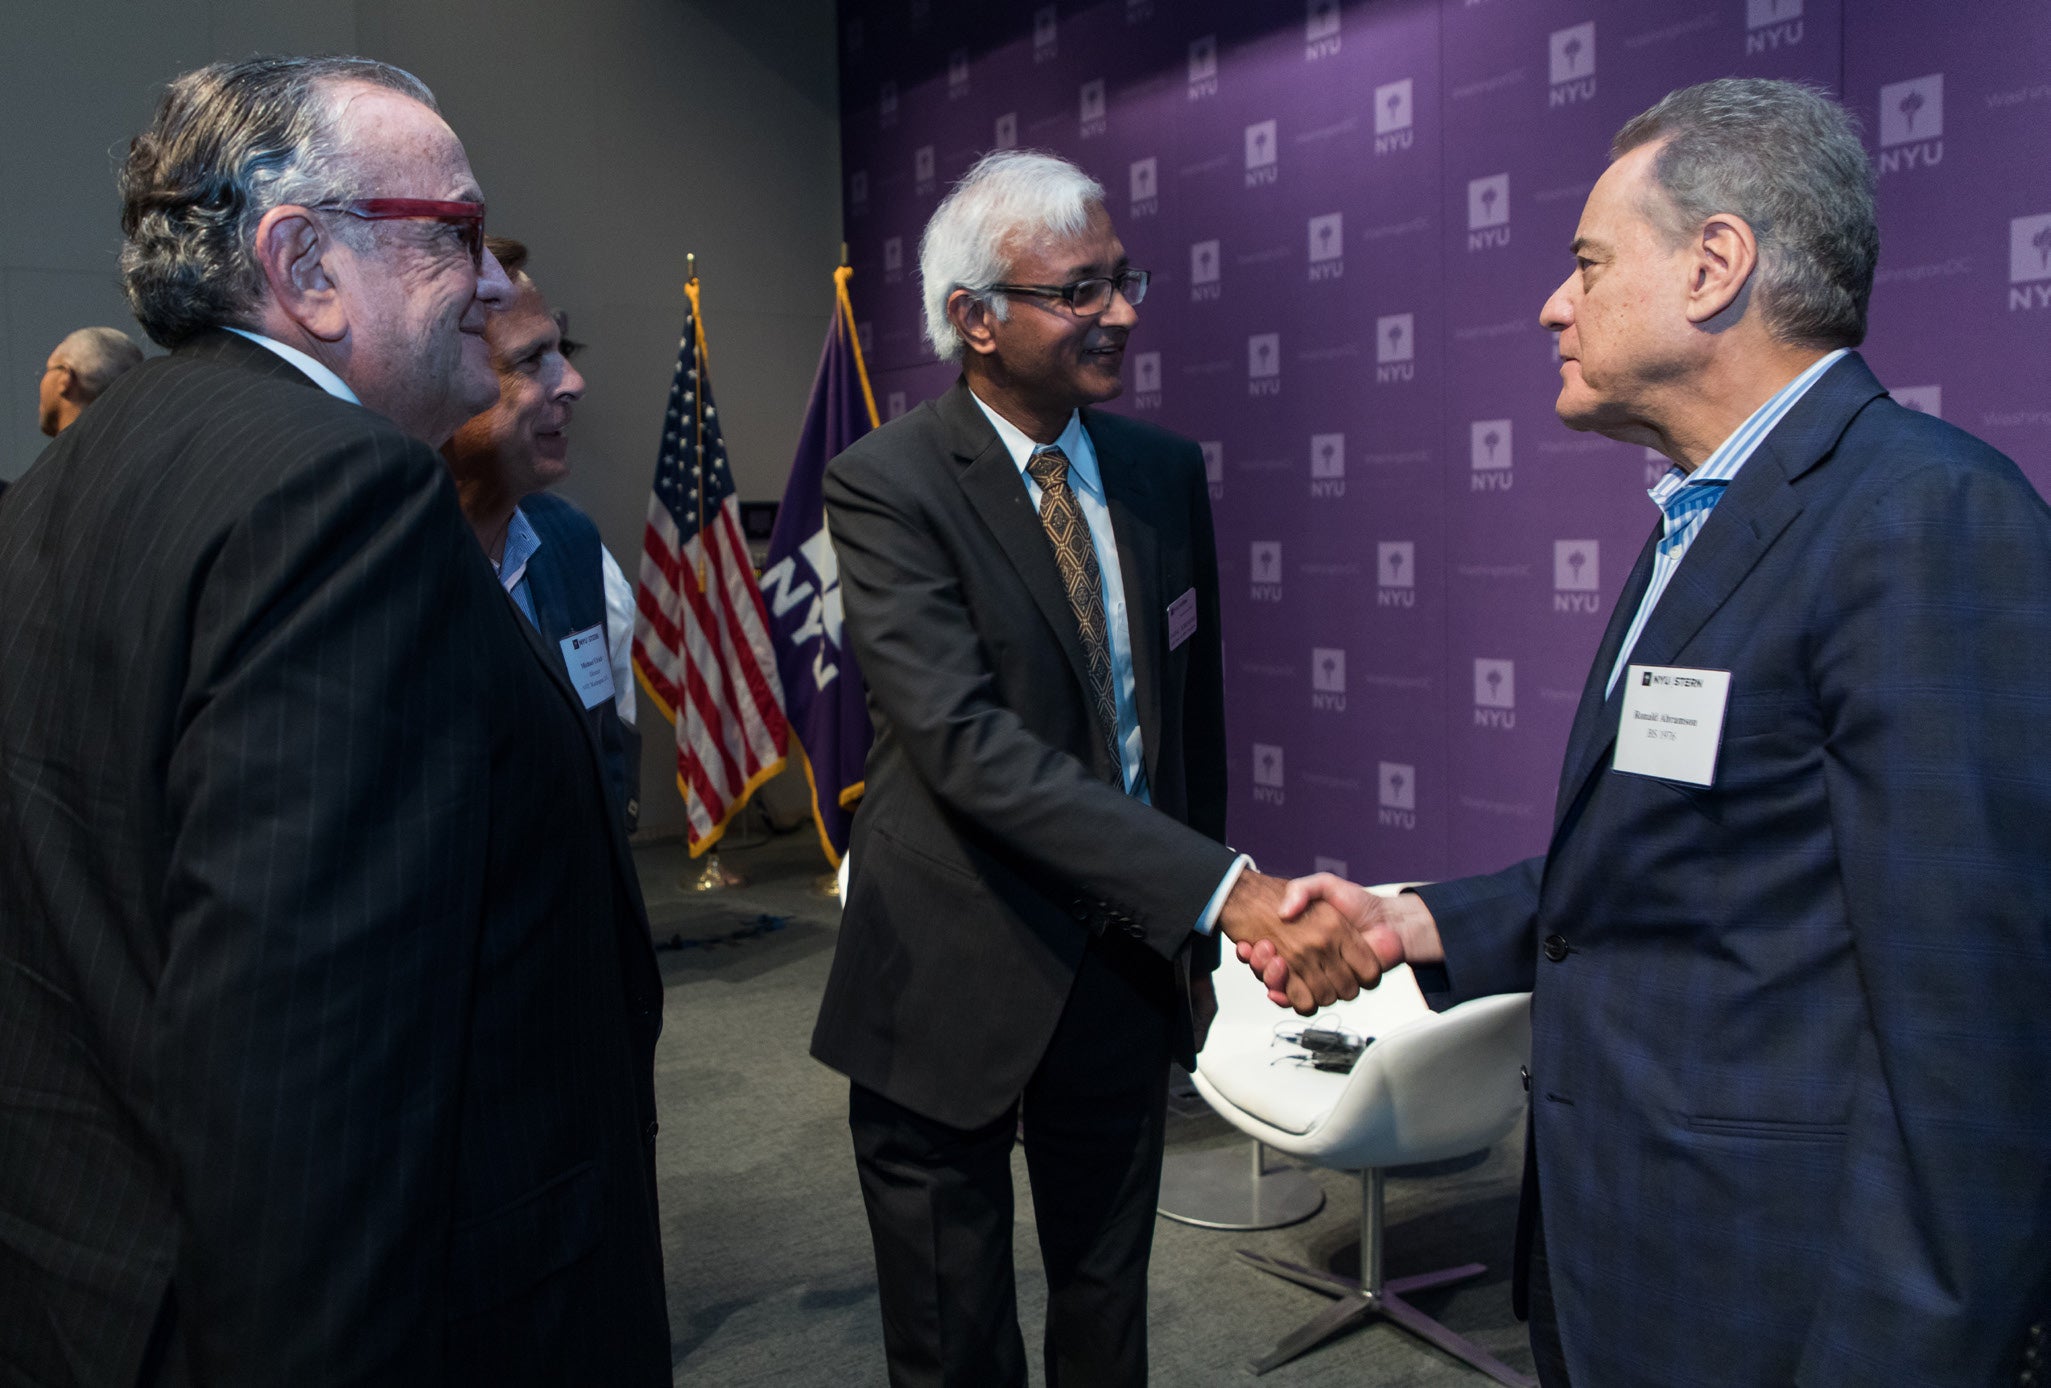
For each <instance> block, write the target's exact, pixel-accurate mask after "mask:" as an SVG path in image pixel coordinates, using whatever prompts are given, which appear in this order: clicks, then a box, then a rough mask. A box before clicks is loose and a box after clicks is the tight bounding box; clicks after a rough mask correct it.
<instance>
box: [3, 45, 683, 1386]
mask: <svg viewBox="0 0 2051 1388" xmlns="http://www.w3.org/2000/svg"><path fill="white" fill-rule="evenodd" d="M121 188H122V195H123V210H122V226H123V231H124V233H125V241H124V245H123V249H122V272H123V279H124V285H125V288H126V290H127V293H128V297H129V300H130V303H131V305H132V306H133V307H134V309H135V311H136V316H137V318H138V319H139V320H140V321H141V323H142V325H143V327H144V328H145V330H147V331H148V333H149V334H150V336H151V337H152V338H153V339H155V340H156V341H157V342H158V343H159V344H161V345H162V346H164V347H166V348H168V349H170V351H169V355H167V356H164V357H160V358H157V359H155V360H153V361H150V362H148V363H146V364H145V365H143V366H141V367H138V368H137V369H135V370H134V371H132V372H130V373H128V374H127V375H125V376H124V377H122V378H121V379H120V380H119V381H117V382H116V383H115V384H114V386H113V387H111V388H110V389H109V390H108V391H107V393H106V394H105V395H104V396H102V397H101V398H100V399H99V400H98V401H97V402H96V403H95V404H94V406H93V408H92V409H91V410H90V411H88V412H87V414H86V415H85V416H84V417H83V418H82V419H81V420H80V421H79V422H78V423H77V424H75V425H73V426H72V427H71V428H70V429H68V430H66V431H65V433H64V434H63V435H62V436H61V437H60V438H59V439H58V440H57V442H56V443H54V444H52V445H51V447H50V448H49V449H48V450H47V451H46V452H45V454H44V455H43V457H42V459H41V460H40V462H39V463H38V464H37V466H36V467H35V468H34V469H33V470H32V471H31V472H30V473H29V474H28V475H27V477H25V478H24V479H23V480H22V481H21V482H20V483H19V484H18V485H17V486H16V487H15V488H14V489H12V492H11V494H10V495H9V496H8V498H7V519H6V525H5V527H4V535H0V660H4V661H5V668H6V669H7V670H8V671H9V674H8V675H7V677H6V678H4V679H0V1381H5V1382H9V1383H13V1382H22V1383H36V1384H80V1385H83V1384H94V1385H98V1384H115V1383H120V1384H137V1383H140V1384H161V1383H204V1384H209V1385H238V1384H257V1383H262V1384H277V1383H292V1384H302V1383H305V1384H310V1383H364V1384H370V1383H375V1384H379V1385H416V1384H417V1385H422V1388H426V1386H427V1385H445V1384H471V1383H491V1384H535V1385H542V1384H551V1385H553V1384H570V1383H578V1384H582V1383H591V1384H601V1383H602V1384H607V1385H619V1384H627V1385H639V1384H646V1385H650V1386H651V1388H652V1385H655V1384H665V1385H666V1384H668V1383H669V1381H670V1364H669V1336H668V1324H667V1314H666V1309H665V1300H664V1295H663V1287H662V1265H661V1262H662V1253H661V1241H660V1233H659V1228H658V1224H657V1219H656V1207H655V1186H654V1167H653V1140H654V1136H655V1115H654V1111H653V1107H654V1098H653V1050H654V1041H655V1035H656V1031H657V1029H658V1028H659V1025H660V1008H661V984H660V979H659V977H658V975H657V973H656V969H655V963H654V957H653V955H652V953H651V951H650V948H649V939H648V930H647V923H646V918H645V915H644V913H643V911H642V908H641V903H640V898H639V894H638V888H637V887H636V885H635V881H634V876H633V867H632V863H631V860H630V859H629V857H628V855H627V851H626V845H625V839H624V834H623V832H622V830H621V827H620V825H619V823H618V821H617V819H616V817H615V816H614V815H613V814H612V813H610V812H609V809H608V803H607V801H608V795H607V788H606V781H605V776H604V772H603V769H602V767H601V764H600V760H599V756H598V752H597V748H596V746H595V744H594V743H593V741H592V739H591V737H590V735H589V732H588V730H587V729H586V728H585V727H584V726H583V718H584V707H583V703H582V701H581V700H580V698H579V696H578V691H577V689H576V688H575V687H573V686H572V684H571V683H570V681H569V680H568V679H567V678H565V675H564V671H563V667H562V661H561V657H560V655H559V654H558V653H557V652H555V651H553V650H552V649H550V648H548V647H545V646H544V645H543V644H542V643H541V641H540V640H539V638H538V636H537V635H536V634H535V633H534V632H533V631H532V629H531V628H530V627H529V626H528V625H527V624H526V623H525V622H524V621H523V620H522V618H521V616H520V614H519V612H518V611H517V610H516V609H515V607H514V606H513V604H512V603H511V602H510V601H508V599H507V597H506V595H505V593H504V592H503V591H502V590H501V589H500V588H499V586H498V584H497V583H496V582H494V580H493V576H492V572H491V567H490V565H489V564H487V563H486V562H485V560H484V558H483V556H482V555H481V554H480V553H479V551H478V546H477V542H476V540H475V539H474V537H473V536H472V534H471V531H470V529H469V527H468V526H467V525H466V524H465V522H464V518H463V514H462V512H461V510H460V509H459V507H458V504H457V498H456V493H455V489H454V487H453V486H452V485H451V483H450V481H449V478H448V476H447V473H446V471H445V469H444V467H443V465H442V462H441V459H440V458H439V456H438V455H437V454H436V452H435V450H436V449H437V448H438V447H440V446H441V445H442V444H443V443H445V442H447V441H448V439H449V438H450V437H451V435H453V434H454V433H455V431H456V429H457V427H458V426H459V425H461V424H462V423H463V421H465V420H466V419H468V418H470V417H471V416H472V415H474V414H476V413H477V412H478V411H479V410H481V409H483V408H484V407H485V406H487V405H489V404H491V403H492V402H493V401H494V400H495V399H497V397H498V381H497V377H496V374H495V372H494V370H493V366H492V360H491V353H490V350H489V347H488V344H487V342H486V340H485V336H484V334H485V329H486V324H487V322H488V320H489V316H490V314H491V312H492V310H493V309H495V308H498V307H500V306H502V305H504V304H505V303H506V302H507V301H508V300H509V299H510V297H511V294H512V288H511V286H510V285H509V283H508V281H507V279H506V276H505V273H504V271H503V269H502V268H501V266H500V265H499V263H498V261H497V260H496V259H495V258H494V257H493V256H492V255H491V254H490V253H489V252H488V251H487V250H486V249H485V247H484V243H483V228H484V205H483V198H482V194H481V192H480V191H479V189H478V187H477V183H476V180H475V178H474V177H473V176H472V174H471V171H470V167H469V163H468V160H467V159H466V158H465V156H464V153H463V148H462V146H461V144H460V143H458V141H457V139H456V137H455V135H454V134H453V132H451V131H450V130H449V128H448V126H447V125H445V124H444V123H443V122H442V120H441V118H440V116H439V115H438V114H436V112H435V109H434V106H433V98H432V96H431V95H430V94H429V93H428V91H427V89H426V88H425V87H423V86H422V85H421V84H420V83H419V82H418V81H417V80H416V79H414V78H413V77H411V76H409V75H408V74H406V73H404V72H401V71H399V70H397V69H395V68H391V67H387V66H385V65H384V64H380V63H373V62H369V61H366V60H363V59H355V58H342V59H297V58H265V59H252V60H249V61H247V62H240V63H222V64H216V65H214V66H211V67H208V68H203V69H200V70H199V71H196V72H192V73H188V74H186V75H185V76H183V77H181V78H179V79H177V80H176V81H174V82H173V83H172V84H171V86H170V88H169V90H168V92H167V93H166V95H165V97H164V100H163V102H162V104H161V105H160V107H159V109H158V111H157V114H156V117H155V119H154V120H153V121H152V123H151V125H150V127H149V128H148V129H147V130H145V131H144V132H143V133H142V134H141V135H139V136H138V137H137V138H136V139H135V141H134V142H133V143H132V145H131V146H130V149H129V153H128V157H127V160H126V163H125V165H124V167H123V169H122V173H121Z"/></svg>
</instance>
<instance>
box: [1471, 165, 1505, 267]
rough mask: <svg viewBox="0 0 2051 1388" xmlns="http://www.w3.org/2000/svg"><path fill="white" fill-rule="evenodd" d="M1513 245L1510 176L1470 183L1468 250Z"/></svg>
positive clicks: (1490, 177)
mask: <svg viewBox="0 0 2051 1388" xmlns="http://www.w3.org/2000/svg"><path fill="white" fill-rule="evenodd" d="M1509 244H1510V176H1509V175H1508V174H1506V173H1499V174H1490V175H1489V176H1488V177H1487V178H1470V179H1468V180H1467V249H1468V250H1470V251H1488V250H1500V249H1501V248H1502V247H1504V246H1507V245H1509Z"/></svg>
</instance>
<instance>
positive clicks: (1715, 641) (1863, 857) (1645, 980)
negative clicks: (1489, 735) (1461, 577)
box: [1421, 356, 2051, 1388]
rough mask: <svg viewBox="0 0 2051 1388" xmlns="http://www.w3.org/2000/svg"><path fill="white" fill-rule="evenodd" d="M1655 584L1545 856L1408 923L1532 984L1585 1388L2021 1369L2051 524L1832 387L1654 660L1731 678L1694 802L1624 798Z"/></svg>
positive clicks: (1767, 466) (1857, 383)
mask: <svg viewBox="0 0 2051 1388" xmlns="http://www.w3.org/2000/svg"><path fill="white" fill-rule="evenodd" d="M1655 539H1656V535H1655ZM1651 559H1652V544H1651V543H1649V542H1648V544H1647V546H1646V548H1645V551H1644V552H1643V553H1642V554H1641V555H1640V556H1639V559H1638V563H1637V567H1636V568H1635V569H1634V571H1633V573H1632V575H1631V578H1630V581H1629V582H1628V583H1627V585H1626V587H1625V591H1624V593H1623V596H1622V598H1621V599H1620V600H1619V602H1618V604H1617V607H1616V610H1615V612H1614V613H1613V614H1612V617H1611V621H1610V628H1609V631H1608V633H1607V635H1606V636H1605V638H1604V641H1603V644H1602V648H1601V650H1600V651H1599V653H1598V654H1597V656H1596V659H1595V662H1594V665H1593V668H1592V669H1591V671H1590V674H1589V679H1588V685H1587V688H1586V690H1585V691H1584V692H1583V695H1582V699H1581V704H1580V707H1579V710H1578V712H1577V714H1576V717H1575V720H1574V726H1573V731H1572V734H1571V736H1570V739H1569V742H1568V747H1567V756H1566V764H1565V769H1564V772H1563V775H1562V778H1561V783H1560V790H1559V801H1558V805H1557V810H1556V818H1555V825H1554V831H1553V837H1552V842H1551V845H1550V847H1549V849H1548V851H1547V853H1546V854H1545V855H1544V856H1543V857H1541V858H1534V859H1532V860H1530V861H1528V862H1525V863H1521V864H1518V865H1517V866H1515V867H1512V868H1510V869H1507V870H1506V871H1504V872H1501V873H1497V874H1495V875H1493V876H1489V877H1481V878H1470V879H1466V880H1462V881H1457V882H1447V883H1442V884H1439V885H1437V886H1435V887H1429V888H1426V889H1424V890H1423V891H1422V893H1421V894H1422V895H1423V897H1424V898H1425V901H1426V903H1427V904H1428V905H1429V906H1430V907H1431V909H1432V912H1433V914H1434V915H1435V916H1436V918H1437V920H1438V922H1439V928H1440V931H1441V934H1442V936H1443V938H1444V941H1445V947H1446V952H1447V956H1448V959H1447V974H1448V980H1449V982H1450V984H1451V985H1452V989H1453V992H1454V994H1455V996H1473V995H1479V994H1484V993H1495V992H1510V991H1520V990H1524V989H1531V990H1532V991H1533V998H1532V1062H1531V1098H1532V1139H1533V1140H1532V1152H1533V1154H1534V1161H1535V1167H1536V1182H1535V1189H1534V1188H1533V1187H1531V1186H1527V1208H1528V1206H1529V1205H1530V1203H1531V1201H1532V1199H1533V1196H1534V1195H1535V1196H1536V1203H1537V1212H1538V1215H1539V1217H1542V1218H1543V1220H1544V1225H1545V1236H1546V1251H1547V1259H1548V1264H1549V1267H1550V1269H1551V1276H1552V1282H1553V1291H1554V1295H1555V1299H1556V1302H1557V1305H1558V1308H1559V1321H1560V1332H1561V1337H1562V1341H1563V1345H1564V1349H1565V1352H1566V1357H1567V1361H1568V1365H1569V1369H1570V1372H1571V1373H1572V1376H1573V1379H1574V1382H1576V1383H1577V1384H1589V1385H1597V1386H1598V1388H1600V1385H1607V1384H1641V1383H1643V1384H1650V1383H1658V1384H1663V1385H1675V1384H1693V1383H1701V1384H1768V1383H1772V1384H1785V1383H1803V1384H1854V1383H1857V1384H1865V1383H1990V1382H1994V1381H1997V1379H1998V1378H1999V1377H2001V1376H2003V1375H2012V1374H2013V1373H2014V1372H2015V1371H2016V1366H2017V1363H2018V1361H2019V1357H2020V1354H2021V1350H2022V1346H2023V1341H2024V1336H2025V1328H2026V1326H2027V1325H2028V1323H2029V1322H2030V1321H2031V1320H2032V1319H2033V1318H2036V1317H2039V1316H2041V1314H2042V1311H2043V1308H2044V1304H2045V1300H2046V1296H2047V1289H2051V1241H2047V1234H2051V1022H2047V1005H2051V1004H2047V999H2051V838H2047V826H2051V688H2047V681H2046V678H2045V676H2046V673H2047V671H2051V511H2047V509H2046V507H2045V504H2044V502H2043V501H2042V499H2040V498H2039V497H2038V495H2037V494H2036V493H2035V492H2034V491H2033V490H2032V489H2031V487H2030V485H2029V483H2028V482H2027V481H2026V480H2025V479H2024V478H2023V476H2022V474H2021V473H2020V472H2019V471H2018V470H2017V469H2016V467H2015V465H2014V464H2013V463H2011V462H2010V461H2009V460H2008V459H2007V458H2005V457H2003V456H2002V455H2001V454H1999V453H1997V452H1995V451H1994V450H1993V449H1991V448H1989V447H1987V446H1986V445H1985V444H1982V443H1981V442H1979V441H1978V440H1976V439H1974V438H1972V437H1970V436H1969V435H1966V434H1964V433H1962V432H1960V431H1959V430H1957V429H1955V428H1953V427H1951V426H1950V425H1948V424H1945V423H1943V422H1942V421H1940V420H1937V419H1933V418H1931V417H1929V416H1927V415H1922V414H1918V413H1915V412H1913V411H1910V410H1907V409H1904V408H1902V407H1901V406H1899V405H1897V404H1896V403H1895V402H1894V401H1893V400H1891V399H1889V398H1888V397H1887V395H1886V393H1885V391H1883V390H1882V388H1881V386H1880V384H1879V382H1878V381H1876V380H1875V379H1874V377H1873V375H1872V373H1871V372H1870V371H1869V370H1868V369H1867V367H1866V365H1865V363H1864V362H1863V361H1862V360H1860V359H1859V358H1858V357H1857V356H1852V357H1849V358H1847V359H1845V360H1844V361H1841V362H1839V363H1838V364H1837V365H1836V366H1835V367H1833V368H1832V369H1831V370H1830V371H1829V372H1828V373H1826V374H1825V375H1824V377H1823V378H1822V379H1821V380H1819V381H1818V382H1817V383H1816V385H1815V386H1814V387H1813V388H1812V389H1811V390H1810V392H1809V394H1808V395H1807V396H1806V397H1805V398H1804V399H1803V400H1802V401H1801V402H1800V403H1799V404H1798V405H1796V407H1795V408H1794V410H1793V411H1791V412H1790V413H1789V415H1788V416H1787V417H1786V418H1785V419H1784V420H1782V421H1781V423H1780V424H1779V426H1778V427H1777V428H1776V429H1775V430H1774V432H1773V433H1772V435H1771V436H1769V437H1768V438H1767V440H1766V441H1765V442H1764V443H1763V444H1762V445H1761V447H1760V450H1759V452H1758V453H1756V454H1755V455H1753V457H1752V459H1751V460H1750V461H1749V462H1748V463H1747V464H1746V466H1745V468H1744V470H1743V471H1742V472H1740V473H1739V475H1738V477H1737V479H1736V480H1735V481H1734V482H1732V483H1731V485H1730V489H1729V491H1728V492H1727V493H1726V495H1725V496H1724V498H1723V500H1722V502H1721V504H1720V505H1719V506H1718V507H1717V509H1716V511H1715V512H1714V514H1712V515H1711V517H1710V518H1709V520H1708V522H1707V524H1706V525H1705V526H1704V528H1703V531H1702V533H1701V534H1700V535H1699V536H1698V537H1697V539H1696V541H1695V544H1694V546H1693V548H1692V549H1691V550H1690V551H1689V552H1688V555H1687V557H1686V559H1685V560H1684V561H1683V562H1682V564H1681V566H1680V568H1679V570H1678V571H1677V572H1676V574H1675V576H1674V579H1673V582H1672V584H1671V586H1670V587H1669V588H1668V589H1667V591H1666V593H1665V595H1664V596H1663V598H1662V600H1661V602H1660V605H1659V607H1658V608H1657V609H1656V611H1655V612H1654V614H1653V616H1652V618H1651V620H1650V622H1649V623H1648V624H1647V626H1646V628H1645V630H1644V633H1643V634H1642V636H1641V637H1640V639H1639V642H1638V645H1637V647H1636V649H1635V651H1634V652H1633V654H1632V660H1633V662H1634V663H1637V664H1647V665H1678V666H1687V667H1696V668H1709V669H1719V670H1728V671H1730V672H1731V684H1730V698H1729V704H1728V706H1727V709H1726V713H1725V719H1724V727H1723V737H1722V743H1721V748H1720V753H1719V757H1718V762H1717V766H1716V773H1715V780H1714V784H1712V785H1711V786H1709V787H1706V788H1703V787H1697V786H1692V785H1683V784H1678V783H1674V782H1669V781H1661V780H1654V779H1650V778H1647V777H1643V776H1635V775H1629V774H1625V773H1621V772H1616V771H1613V770H1611V769H1610V758H1611V753H1612V748H1613V746H1614V743H1615V738H1616V730H1617V724H1618V711H1619V708H1620V706H1621V704H1622V701H1623V687H1624V682H1623V681H1619V683H1618V689H1617V691H1616V694H1615V695H1614V696H1613V697H1608V698H1605V696H1604V690H1603V685H1604V683H1605V681H1606V679H1607V676H1608V674H1609V670H1610V667H1611V664H1612V663H1613V661H1614V660H1615V658H1616V653H1617V647H1618V644H1619V643H1620V642H1621V640H1622V637H1623V632H1624V630H1625V628H1626V627H1627V626H1628V625H1629V623H1630V619H1631V616H1632V613H1633V612H1634V610H1635V609H1636V606H1637V603H1638V600H1639V597H1640V595H1641V594H1643V592H1644V591H1645V585H1646V582H1647V578H1648V575H1649V573H1650V569H1651Z"/></svg>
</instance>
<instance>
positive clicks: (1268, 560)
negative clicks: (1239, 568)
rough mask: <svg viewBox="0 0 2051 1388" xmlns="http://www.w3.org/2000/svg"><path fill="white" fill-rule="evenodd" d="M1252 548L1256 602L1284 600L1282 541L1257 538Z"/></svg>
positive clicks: (1254, 597) (1254, 598) (1254, 596)
mask: <svg viewBox="0 0 2051 1388" xmlns="http://www.w3.org/2000/svg"><path fill="white" fill-rule="evenodd" d="M1252 549H1253V569H1252V572H1253V600H1254V601H1255V602H1280V601H1281V600H1282V542H1281V541H1280V540H1255V541H1254V542H1253V547H1252Z"/></svg>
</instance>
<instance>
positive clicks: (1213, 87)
mask: <svg viewBox="0 0 2051 1388" xmlns="http://www.w3.org/2000/svg"><path fill="white" fill-rule="evenodd" d="M1217 94H1218V36H1217V35H1216V34H1205V35H1204V36H1203V37H1202V38H1200V39H1191V40H1190V41H1189V99H1190V100H1191V101H1202V100H1203V99H1204V98H1205V97H1207V96H1216V95H1217Z"/></svg>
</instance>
